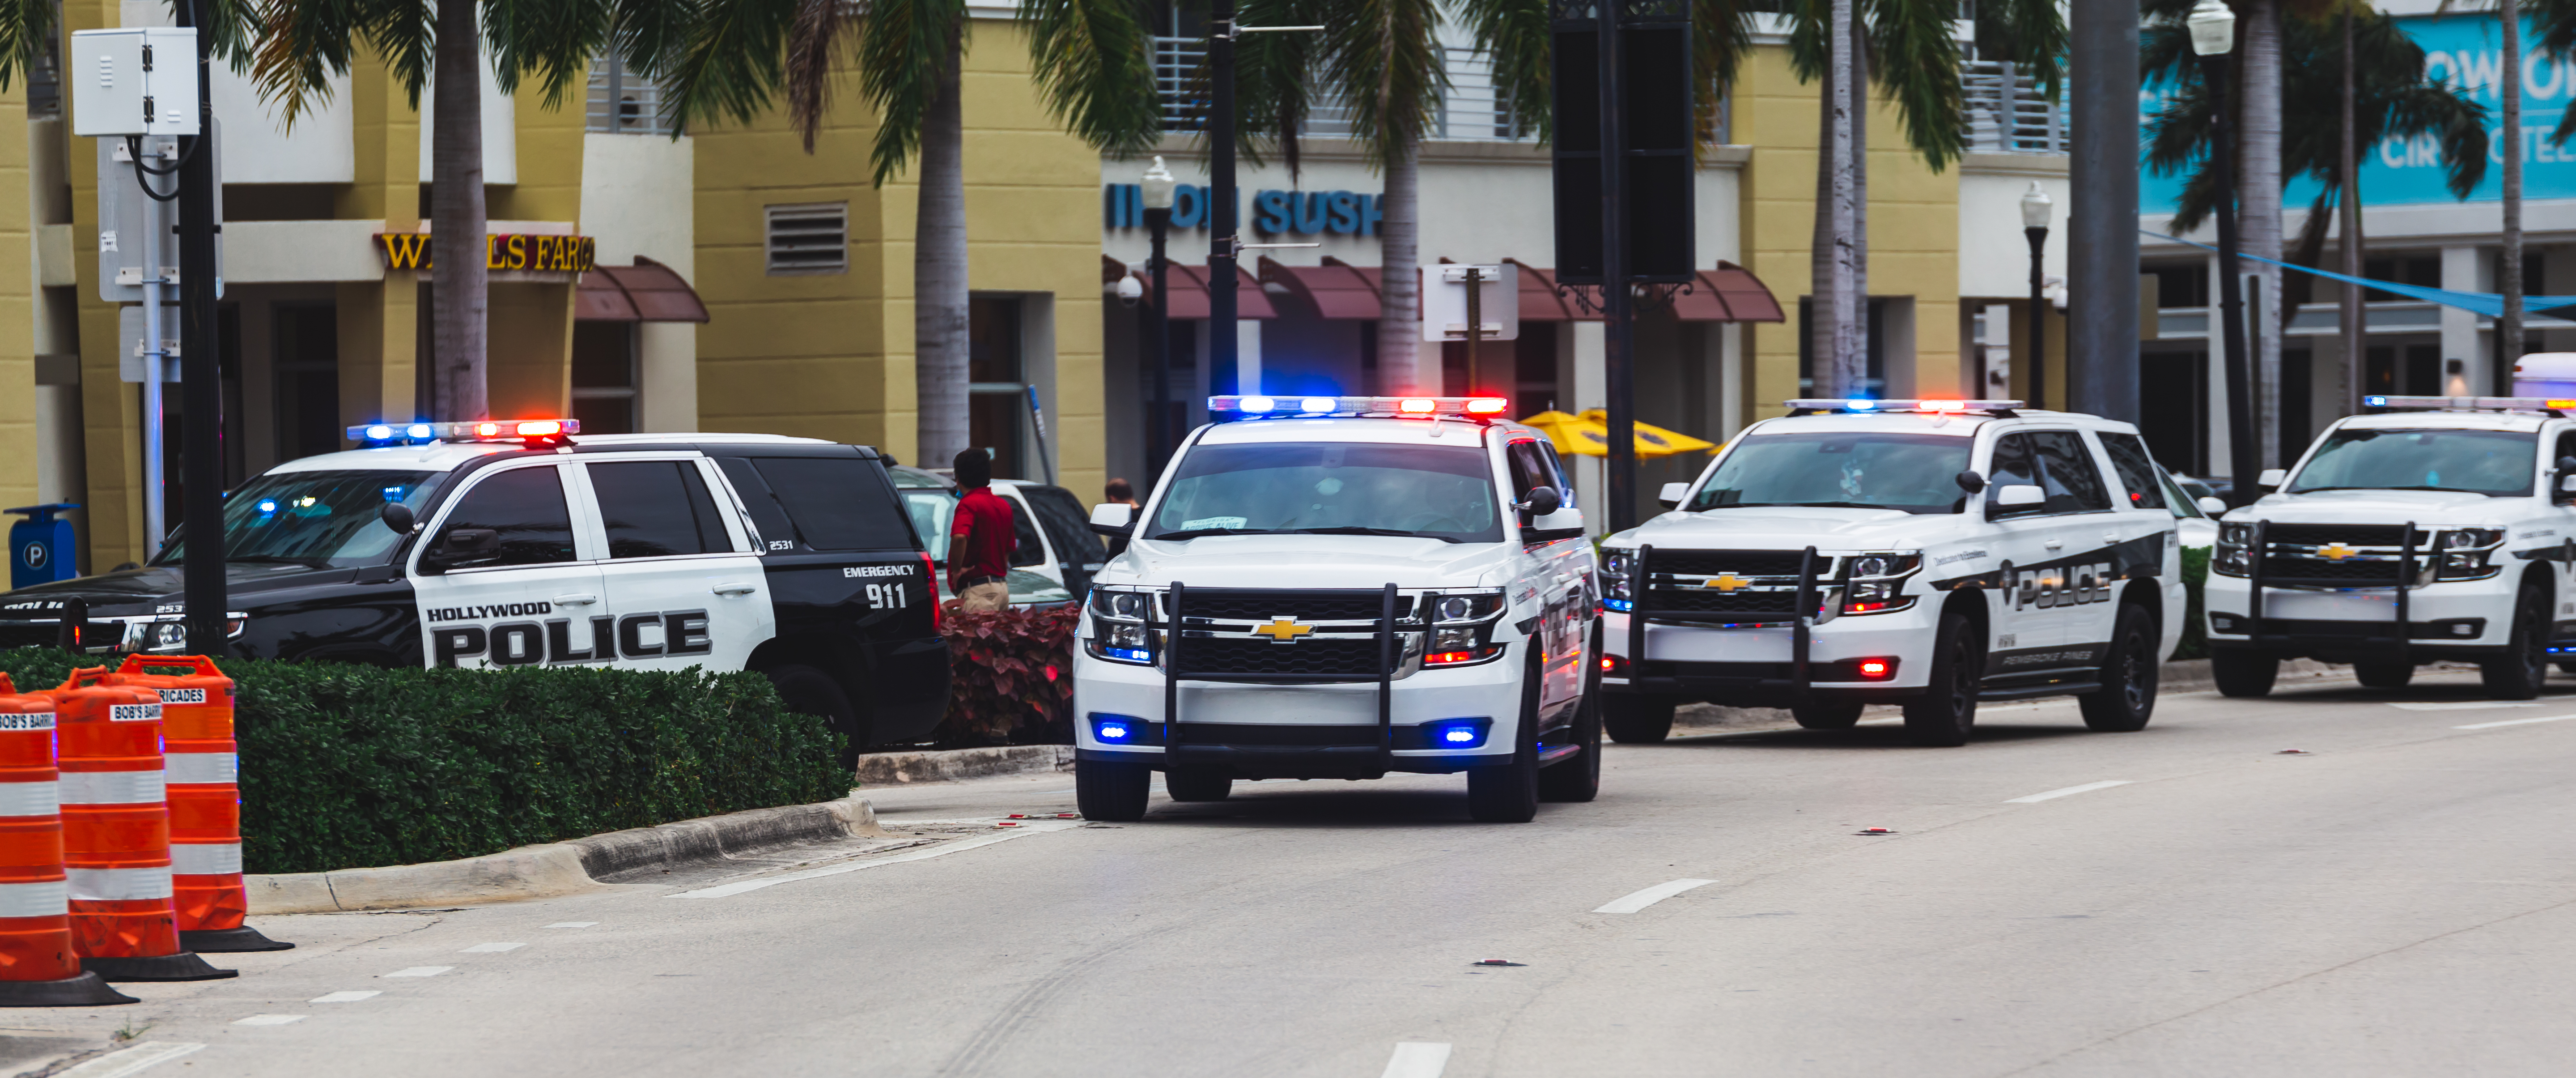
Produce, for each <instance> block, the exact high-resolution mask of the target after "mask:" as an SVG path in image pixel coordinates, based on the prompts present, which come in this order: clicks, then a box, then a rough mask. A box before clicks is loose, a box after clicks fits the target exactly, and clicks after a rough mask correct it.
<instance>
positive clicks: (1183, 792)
mask: <svg viewBox="0 0 2576 1078" xmlns="http://www.w3.org/2000/svg"><path fill="white" fill-rule="evenodd" d="M1163 792H1164V793H1166V794H1169V795H1171V798H1172V800H1174V801H1223V800H1225V799H1226V796H1227V795H1229V794H1232V793H1233V792H1234V776H1232V775H1228V774H1226V773H1225V772H1222V771H1213V770H1208V769H1205V768H1197V767H1176V768H1173V769H1171V770H1169V771H1166V772H1163Z"/></svg>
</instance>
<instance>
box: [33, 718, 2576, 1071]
mask: <svg viewBox="0 0 2576 1078" xmlns="http://www.w3.org/2000/svg"><path fill="white" fill-rule="evenodd" d="M1982 718H1983V720H1984V721H1983V722H1981V724H1980V726H1981V729H1982V731H1983V732H1982V734H1981V736H1980V737H1979V738H1978V739H1977V740H1976V741H1975V742H1973V743H1972V744H1970V745H1969V746H1968V747H1967V748H1964V749H1918V748H1912V747H1908V746H1907V745H1905V744H1904V743H1903V741H1902V740H1901V738H1900V736H1899V734H1898V732H1897V731H1896V729H1895V728H1893V727H1892V726H1887V725H1874V726H1864V727H1863V728H1861V729H1859V730H1856V731H1851V732H1847V733H1839V734H1827V733H1808V732H1800V731H1789V732H1773V733H1741V732H1733V733H1727V734H1723V735H1715V736H1703V737H1691V738H1678V739H1676V740H1674V741H1673V742H1670V743H1667V744H1664V745H1659V746H1648V747H1614V748H1613V749H1612V750H1611V752H1610V754H1609V756H1608V757H1607V759H1606V775H1605V778H1604V782H1603V787H1604V792H1603V794H1602V796H1601V798H1600V800H1598V801H1596V802H1594V803H1591V804H1587V805H1554V806H1549V807H1547V808H1545V809H1543V810H1542V812H1541V814H1540V816H1539V818H1538V820H1537V822H1535V823H1530V824H1525V825H1518V826H1512V825H1479V824H1474V823H1470V822H1468V820H1467V816H1466V801H1465V793H1464V782H1463V780H1461V779H1434V778H1406V779H1396V780H1390V781H1384V782H1378V783H1343V782H1310V783H1295V782H1280V783H1260V784H1254V785H1249V786H1246V785H1240V784H1239V785H1238V787H1237V789H1238V791H1240V792H1239V793H1238V794H1237V795H1236V797H1235V798H1234V799H1233V800H1232V801H1229V802H1225V803H1221V804H1213V805H1188V806H1179V805H1169V804H1167V803H1163V802H1161V801H1160V800H1159V798H1158V800H1157V809H1156V810H1155V811H1154V812H1153V814H1152V815H1151V816H1149V817H1148V818H1147V820H1146V821H1144V822H1142V823H1138V824H1132V825H1126V826H1119V827H1108V826H1098V825H1084V824H1081V823H1080V822H1078V821H1047V822H1044V823H1042V824H1039V825H1037V826H1038V827H1040V828H1055V829H1053V830H1035V829H1029V828H1023V829H1020V830H1016V831H1013V830H1005V829H999V828H994V827H992V826H990V824H991V822H992V821H993V820H994V818H995V817H997V816H1000V815H1002V814H1004V813H1007V812H1013V811H1018V812H1025V813H1032V814H1043V813H1052V812H1056V811H1065V810H1070V808H1071V807H1072V790H1071V786H1072V783H1071V782H1070V780H1069V776H1038V777H1032V778H1012V779H1003V780H992V781H984V782H978V783H971V784H959V785H951V786H936V787H923V788H910V789H901V790H892V791H886V792H885V793H884V794H883V795H882V796H880V797H879V798H878V804H879V806H880V810H881V813H882V815H883V818H884V819H885V820H886V821H887V822H888V824H889V826H890V827H892V828H894V829H895V830H897V831H902V832H907V833H913V834H918V835H919V836H920V840H921V841H922V842H924V843H925V844H921V845H903V846H901V847H900V848H895V847H894V845H893V844H891V843H876V844H871V845H870V846H867V847H864V848H861V847H853V848H851V849H818V850H816V851H814V857H813V858H812V859H811V861H810V863H808V864H806V865H803V866H801V867H795V868H790V869H784V870H781V869H769V870H765V871H763V872H761V873H759V874H756V875H751V876H730V877H728V876H723V875H722V874H720V873H717V874H702V875H699V876H696V877H692V878H688V879H676V878H675V879H672V880H668V881H661V880H657V881H652V882H647V883H643V884H635V885H629V886H620V887H614V888H608V889H604V890H602V891H600V892H597V893H593V894H586V895H581V896H576V897H571V898H565V899H559V900H553V901H545V902H532V903H523V904H516V905H506V906H494V907H486V908H479V909H468V910H453V911H437V912H425V913H391V914H366V915H358V914H350V915H332V916H308V917H274V918H265V919H262V920H261V922H260V924H261V927H263V928H264V929H265V930H266V931H268V932H270V933H271V934H272V935H275V936H278V937H280V938H284V939H291V940H295V941H297V942H299V943H301V944H303V946H302V947H301V948H300V949H298V950H295V951H292V952H285V953H281V954H269V955H244V956H229V957H233V958H235V959H236V960H237V961H235V963H234V964H236V965H238V966H239V968H241V969H242V970H243V975H242V977H241V978H240V979H238V980H233V981H220V982H210V983H204V984H196V985H164V986H135V987H133V988H132V989H131V990H132V991H133V992H134V994H136V995H139V996H143V997H145V1002H144V1003H143V1004H142V1005H140V1006H132V1007H123V1008H103V1009H100V1010H97V1011H95V1012H37V1011H18V1012H5V1013H0V1025H5V1026H7V1027H10V1028H8V1029H7V1030H5V1032H8V1033H12V1034H15V1035H17V1036H20V1037H24V1038H29V1039H26V1040H20V1041H15V1042H12V1045H13V1046H14V1047H13V1049H12V1050H14V1051H17V1052H18V1053H19V1055H20V1057H21V1058H24V1057H26V1056H27V1055H28V1053H31V1052H39V1051H40V1050H43V1051H50V1050H58V1049H63V1048H66V1047H69V1048H84V1049H91V1050H94V1049H96V1048H98V1047H100V1046H103V1045H106V1044H108V1043H109V1040H108V1039H109V1038H110V1037H111V1035H112V1034H114V1033H115V1032H116V1031H118V1030H120V1029H121V1030H124V1031H126V1033H127V1034H128V1035H129V1038H130V1039H128V1040H127V1041H125V1042H123V1043H124V1044H125V1045H127V1046H128V1047H133V1046H146V1047H144V1049H143V1050H142V1051H141V1052H140V1053H138V1054H133V1055H126V1056H117V1057H109V1058H108V1059H107V1060H106V1061H105V1062H103V1063H101V1062H93V1063H90V1064H88V1067H89V1068H91V1069H87V1070H80V1071H75V1072H74V1073H76V1074H79V1075H81V1076H82V1078H99V1076H105V1075H121V1074H126V1073H137V1074H143V1075H148V1076H150V1078H175V1076H179V1075H187V1076H191V1078H200V1076H224V1075H268V1076H274V1075H344V1074H349V1073H364V1074H367V1075H369V1076H370V1078H394V1076H406V1075H435V1076H440V1078H452V1076H454V1075H459V1074H467V1075H476V1074H505V1073H506V1074H602V1075H605V1074H616V1075H698V1074H726V1075H732V1074H745V1075H806V1074H814V1075H823V1074H830V1075H852V1074H857V1075H992V1076H1022V1075H1118V1076H1122V1078H1124V1076H1147V1075H1189V1076H1198V1075H1270V1074H1279V1075H1318V1076H1322V1075H1347V1076H1355V1078H1367V1076H1372V1075H1389V1076H1404V1078H1421V1076H1431V1075H1440V1074H1447V1075H1489V1074H1490V1075H1665V1074H1671V1075H1710V1074H1728V1075H1739V1074H1740V1075H1770V1074H1817V1075H1871V1076H1877V1075H1889V1074H1902V1075H1909V1076H1914V1075H1925V1076H1930V1075H2018V1074H2086V1075H2091V1074H2159V1075H2163V1074H2195V1075H2197V1074H2227V1075H2263V1074H2299V1075H2328V1074H2331V1075H2354V1074H2391V1075H2414V1074H2430V1073H2443V1074H2562V1073H2566V1072H2567V1071H2568V1070H2569V1068H2570V1063H2569V1061H2570V1060H2576V1022H2571V1021H2570V1020H2569V1014H2570V1012H2571V1004H2576V859H2571V858H2570V856H2569V854H2570V852H2571V849H2570V847H2571V843H2570V840H2569V838H2568V835H2567V831H2568V828H2569V826H2570V824H2571V821H2576V811H2571V810H2576V785H2571V775H2576V695H2571V696H2562V697H2559V698H2556V699H2544V700H2542V701H2539V702H2537V703H2534V704H2524V705H2508V706H2499V705H2493V704H2490V703H2488V702H2486V701H2484V700H2482V699H2480V698H2479V696H2478V695H2477V693H2476V692H2475V689H2474V684H2473V679H2472V678H2467V677H2463V676H2459V675H2444V676H2440V677H2436V678H2431V679H2428V680H2427V681H2424V682H2419V683H2418V685H2417V686H2415V687H2414V688H2412V689H2409V690H2407V691H2405V692H2403V693H2398V694H2385V693H2378V692H2372V691H2368V690H2363V689H2359V688H2356V687H2353V686H2351V685H2350V684H2348V683H2344V684H2335V683H2327V684H2322V685H2308V686H2302V687H2298V688H2294V689H2290V690H2288V691H2285V692H2283V693H2281V694H2279V695H2277V696H2276V697H2274V698H2273V699H2271V700H2268V701H2257V702H2242V701H2230V700H2224V699H2221V698H2219V697H2217V696H2215V695H2212V694H2193V695H2179V696H2171V697H2168V698H2166V699H2165V700H2164V701H2163V703H2162V705H2161V707H2160V708H2159V711H2158V714H2157V717H2156V720H2155V722H2154V724H2153V725H2152V726H2150V727H2149V728H2148V729H2147V730H2146V731H2144V732H2141V733H2136V734H2092V733H2087V732H2085V731H2084V729H2083V727H2082V725H2081V724H2080V723H2079V722H2078V721H2077V720H2076V718H2075V714H2074V708H2073V706H2072V705H2071V704H2067V703H2048V702H2043V703H2036V704H2024V705H2010V706H2001V707H1995V708H1991V709H1988V710H1987V711H1986V712H1985V713H1984V714H1983V716H1982ZM2558 719H2565V720H2569V721H2551V720H2558ZM2506 724H2510V725H2506ZM2288 749H2297V750H2302V751H2301V752H2300V753H2298V754H2284V753H2283V750H2288ZM2114 784H2116V785H2114ZM1867 828H1886V829H1888V831H1889V832H1890V833H1888V834H1883V835H1881V834H1861V833H1859V832H1862V831H1863V830H1864V829H1867ZM1004 836H1007V837H1004ZM906 841H910V840H906ZM977 843H982V844H981V845H976V844H977ZM853 849H865V850H867V851H869V852H868V853H867V856H864V857H860V858H856V859H852V858H849V857H848V856H847V855H848V854H849V853H851V852H852V850H853ZM857 866H866V867H857ZM1699 881H1705V882H1699ZM692 895H695V896H696V897H691V896H692ZM1488 959H1499V960H1503V961H1506V962H1509V963H1511V964H1510V965H1500V966H1489V965H1480V964H1478V963H1480V962H1482V961H1484V960H1488ZM335 993H337V994H338V995H334V994H335ZM361 993H364V994H365V995H363V997H361V996H360V995H359V994H361ZM334 1000H344V1001H338V1002H335V1001H334ZM262 1023H268V1024H262ZM183 1045H202V1046H203V1047H202V1048H199V1049H194V1050H189V1051H187V1054H184V1055H168V1056H167V1058H163V1059H162V1061H161V1062H158V1063H155V1064H151V1065H149V1066H145V1067H142V1068H140V1069H138V1070H134V1071H123V1070H119V1069H117V1068H119V1067H122V1066H124V1065H127V1064H132V1063H138V1062H147V1061H148V1060H150V1059H152V1058H160V1057H159V1056H156V1055H155V1053H171V1052H175V1051H179V1050H180V1049H179V1048H178V1046H183ZM153 1046H157V1047H153ZM56 1066H58V1067H59V1066H61V1064H56Z"/></svg>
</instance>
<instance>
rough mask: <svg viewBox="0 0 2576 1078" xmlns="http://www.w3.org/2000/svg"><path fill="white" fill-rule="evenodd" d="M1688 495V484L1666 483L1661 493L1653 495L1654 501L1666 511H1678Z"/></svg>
mask: <svg viewBox="0 0 2576 1078" xmlns="http://www.w3.org/2000/svg"><path fill="white" fill-rule="evenodd" d="M1689 494H1690V484H1688V483H1666V484H1664V489H1663V491H1662V492H1660V493H1658V494H1656V495H1655V501H1657V502H1658V503H1661V504H1662V505H1663V507H1664V508H1666V509H1678V508H1680V507H1681V504H1682V499H1683V498H1685V497H1687V496H1689Z"/></svg>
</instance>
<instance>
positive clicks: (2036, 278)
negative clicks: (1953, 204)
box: [2021, 228, 2048, 408]
mask: <svg viewBox="0 0 2576 1078" xmlns="http://www.w3.org/2000/svg"><path fill="white" fill-rule="evenodd" d="M2021 234H2022V235H2024V236H2027V237H2029V238H2030V406H2031V407H2033V408H2046V407H2048V288H2047V279H2046V278H2045V277H2043V276H2041V274H2040V269H2041V266H2042V262H2041V259H2042V258H2043V256H2045V255H2046V254H2047V253H2048V230H2047V229H2045V228H2025V229H2022V230H2021Z"/></svg>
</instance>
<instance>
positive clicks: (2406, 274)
mask: <svg viewBox="0 0 2576 1078" xmlns="http://www.w3.org/2000/svg"><path fill="white" fill-rule="evenodd" d="M2539 256H2540V253H2539V252H2537V251H2534V252H2530V254H2529V256H2528V257H2526V258H2525V259H2524V260H2523V264H2524V265H2525V266H2530V265H2532V264H2533V263H2532V260H2533V259H2536V258H2538V257H2539ZM2496 273H2497V277H2496V280H2497V281H2498V282H2499V283H2498V285H2497V287H2499V288H2501V287H2503V285H2502V283H2501V282H2502V281H2503V280H2504V278H2503V273H2504V259H2503V258H2502V257H2501V256H2499V257H2498V258H2497V259H2496ZM2529 273H2530V271H2529V270H2525V271H2524V274H2525V276H2524V277H2523V283H2524V284H2526V285H2528V284H2530V283H2532V282H2533V281H2534V280H2535V278H2533V277H2531V276H2530V275H2529ZM2361 275H2362V276H2363V277H2366V278H2369V279H2371V280H2374V281H2389V282H2393V283H2396V284H2411V285H2420V286H2422V287H2425V288H2440V287H2442V256H2440V255H2391V256H2389V257H2386V258H2364V259H2362V260H2361ZM2361 298H2362V299H2363V300H2364V301H2365V302H2369V303H2392V302H2393V303H2411V302H2414V301H2415V297H2413V296H2401V295H2398V294H2397V293H2395V292H2382V291H2380V290H2378V289H2376V288H2365V289H2362V292H2361ZM2425 392H2427V393H2430V392H2432V390H2426V391H2425Z"/></svg>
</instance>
